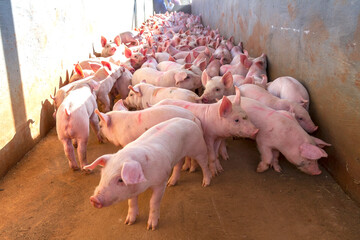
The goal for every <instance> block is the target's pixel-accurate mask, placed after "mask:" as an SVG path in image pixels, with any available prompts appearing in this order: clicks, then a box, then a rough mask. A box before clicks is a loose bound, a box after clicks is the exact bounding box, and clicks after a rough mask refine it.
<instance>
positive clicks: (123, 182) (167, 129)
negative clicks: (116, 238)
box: [84, 118, 211, 230]
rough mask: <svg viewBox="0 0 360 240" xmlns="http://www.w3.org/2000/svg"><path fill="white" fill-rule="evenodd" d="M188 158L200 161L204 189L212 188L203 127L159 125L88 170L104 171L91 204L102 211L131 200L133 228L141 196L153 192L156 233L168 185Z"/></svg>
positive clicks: (180, 122) (178, 121)
mask: <svg viewBox="0 0 360 240" xmlns="http://www.w3.org/2000/svg"><path fill="white" fill-rule="evenodd" d="M185 156H190V157H194V158H196V160H197V161H198V163H199V165H200V166H201V168H202V170H203V186H208V185H209V184H210V180H211V173H210V171H209V168H208V166H207V150H206V144H205V141H204V138H203V134H202V130H201V129H200V128H199V126H198V125H197V124H196V123H194V122H193V121H190V120H188V119H183V118H173V119H170V120H167V121H165V122H162V123H160V124H158V125H155V126H153V127H152V128H150V129H149V130H147V131H146V132H145V133H144V134H142V135H141V136H140V137H139V138H138V139H136V140H135V141H133V142H132V143H130V144H128V145H126V146H125V147H124V148H123V149H121V150H119V151H118V152H117V153H115V154H106V155H104V156H101V157H99V158H98V159H96V160H95V161H94V162H93V163H92V164H91V165H88V166H86V167H84V168H85V169H90V170H92V169H94V168H95V167H96V166H97V165H100V166H103V167H104V168H103V169H102V171H101V179H100V183H99V185H98V186H97V187H96V189H95V192H94V195H93V196H91V197H90V202H91V203H92V205H93V206H94V207H96V208H102V207H107V206H110V205H112V204H114V203H116V202H119V201H123V200H126V199H128V204H129V209H128V214H127V217H126V220H125V224H128V225H131V224H133V223H134V222H135V221H136V217H137V215H138V214H139V209H138V201H137V199H138V195H139V194H140V193H142V192H144V191H145V190H146V189H148V188H151V189H152V191H153V193H152V196H151V199H150V212H149V219H148V222H147V229H148V230H149V229H152V230H155V229H156V227H157V226H158V222H159V218H160V202H161V199H162V197H163V195H164V192H165V188H166V182H167V180H168V178H169V176H170V173H171V171H172V169H173V168H174V167H175V169H176V168H177V169H179V170H181V169H180V168H179V166H180V167H181V165H180V164H181V163H182V161H181V159H183V158H184V157H185ZM175 169H174V171H175Z"/></svg>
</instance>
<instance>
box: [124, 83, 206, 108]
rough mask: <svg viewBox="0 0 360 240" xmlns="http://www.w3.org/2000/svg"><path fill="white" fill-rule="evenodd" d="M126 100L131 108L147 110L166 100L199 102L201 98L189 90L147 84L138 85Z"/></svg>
mask: <svg viewBox="0 0 360 240" xmlns="http://www.w3.org/2000/svg"><path fill="white" fill-rule="evenodd" d="M129 88H130V89H131V90H130V92H129V95H128V97H127V98H126V99H125V101H124V102H125V105H126V106H128V107H129V108H136V109H145V108H148V107H150V106H152V105H154V104H156V103H158V102H160V101H161V100H163V99H165V98H170V99H181V100H184V101H187V102H198V100H197V99H198V98H199V96H198V95H197V94H196V93H194V92H192V91H190V90H187V89H183V88H177V87H156V86H153V85H152V84H148V83H145V82H142V83H139V84H136V85H135V86H134V87H132V86H129Z"/></svg>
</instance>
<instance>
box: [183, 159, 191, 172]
mask: <svg viewBox="0 0 360 240" xmlns="http://www.w3.org/2000/svg"><path fill="white" fill-rule="evenodd" d="M190 166H191V159H190V158H189V157H185V163H184V165H183V166H182V169H181V170H183V171H186V170H189V169H190Z"/></svg>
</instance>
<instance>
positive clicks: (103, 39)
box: [101, 36, 107, 47]
mask: <svg viewBox="0 0 360 240" xmlns="http://www.w3.org/2000/svg"><path fill="white" fill-rule="evenodd" d="M106 42H107V40H106V38H105V37H104V36H101V46H102V47H105V45H106Z"/></svg>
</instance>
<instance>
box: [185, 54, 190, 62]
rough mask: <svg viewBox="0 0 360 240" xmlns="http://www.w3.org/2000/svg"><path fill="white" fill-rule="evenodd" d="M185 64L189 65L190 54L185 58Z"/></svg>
mask: <svg viewBox="0 0 360 240" xmlns="http://www.w3.org/2000/svg"><path fill="white" fill-rule="evenodd" d="M185 62H186V63H191V54H190V53H188V55H187V56H186V57H185Z"/></svg>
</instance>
